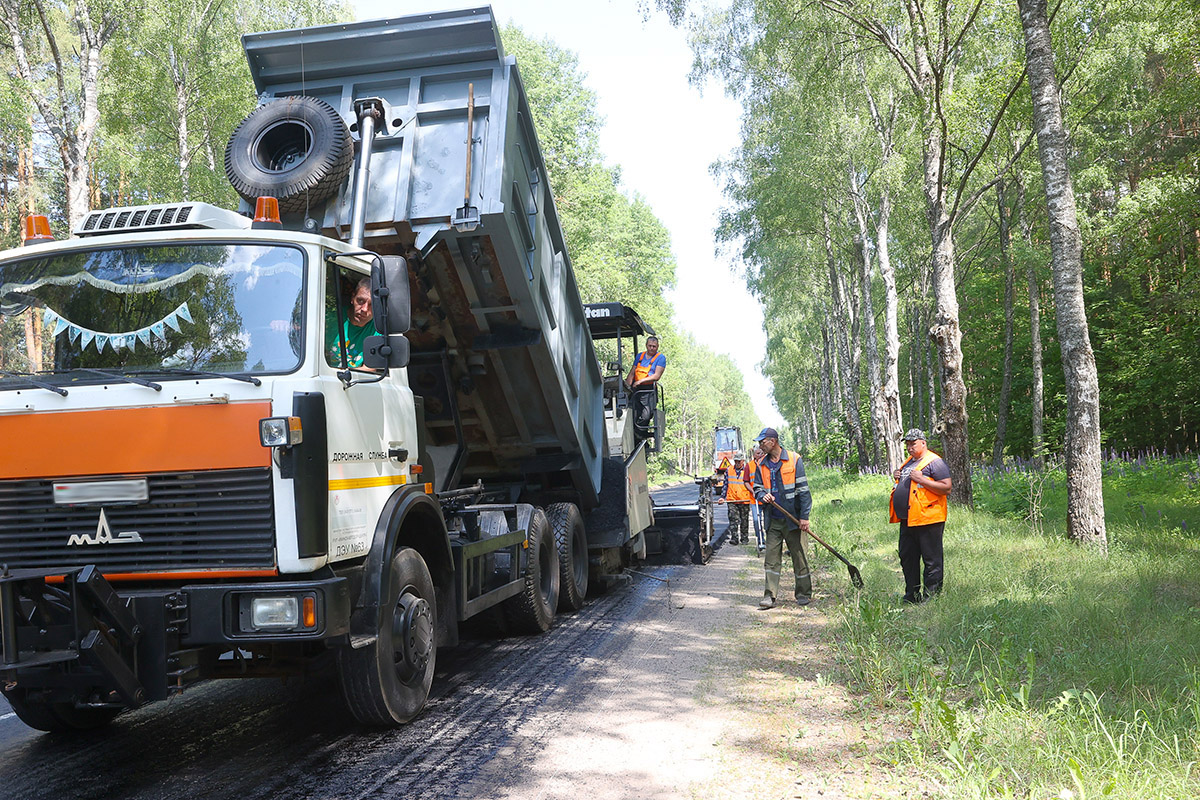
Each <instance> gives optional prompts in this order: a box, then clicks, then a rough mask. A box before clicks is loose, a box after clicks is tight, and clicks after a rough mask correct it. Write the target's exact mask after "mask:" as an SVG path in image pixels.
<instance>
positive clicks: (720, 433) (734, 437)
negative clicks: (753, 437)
mask: <svg viewBox="0 0 1200 800" xmlns="http://www.w3.org/2000/svg"><path fill="white" fill-rule="evenodd" d="M713 439H714V442H715V445H716V449H717V450H718V451H722V450H738V449H740V448H741V446H742V440H741V437H740V436H738V431H737V428H717V430H716V432H715V434H714V436H713Z"/></svg>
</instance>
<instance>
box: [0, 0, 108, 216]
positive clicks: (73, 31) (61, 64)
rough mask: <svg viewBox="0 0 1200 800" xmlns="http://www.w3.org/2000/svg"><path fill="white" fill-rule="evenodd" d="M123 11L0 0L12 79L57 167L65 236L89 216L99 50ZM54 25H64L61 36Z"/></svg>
mask: <svg viewBox="0 0 1200 800" xmlns="http://www.w3.org/2000/svg"><path fill="white" fill-rule="evenodd" d="M123 9H124V10H125V11H126V13H128V11H129V9H127V8H125V7H122V6H120V5H119V4H116V3H102V2H98V0H65V1H64V2H56V0H0V15H3V18H4V28H5V31H6V32H7V34H8V38H9V42H10V44H11V45H12V48H13V56H14V59H15V60H16V66H17V74H18V75H19V76H20V78H21V80H22V82H23V83H24V84H25V87H26V90H27V91H28V92H29V96H30V98H31V99H32V100H33V103H34V105H35V106H36V108H37V111H38V116H39V117H40V118H41V122H42V124H43V125H44V126H45V131H46V133H47V134H48V135H49V136H50V137H51V139H52V140H53V142H54V145H55V148H56V149H57V151H58V154H59V158H60V160H61V162H62V170H63V182H64V184H65V185H66V218H67V225H68V227H69V228H70V229H71V230H74V229H75V227H76V226H77V225H78V224H79V223H80V222H82V221H83V218H84V216H86V214H87V212H88V210H89V202H88V179H89V177H90V174H91V162H90V156H91V150H92V145H93V143H94V142H95V139H96V134H97V133H98V131H99V125H100V86H101V76H102V73H103V71H104V57H105V49H106V48H107V46H108V44H109V43H110V42H111V41H112V38H113V35H114V34H115V33H116V32H117V26H118V23H119V21H120V20H121V17H120V12H121V11H122V10H123ZM59 19H63V20H65V22H66V28H67V31H63V29H62V27H60V26H59V24H58V20H59ZM68 32H69V33H68Z"/></svg>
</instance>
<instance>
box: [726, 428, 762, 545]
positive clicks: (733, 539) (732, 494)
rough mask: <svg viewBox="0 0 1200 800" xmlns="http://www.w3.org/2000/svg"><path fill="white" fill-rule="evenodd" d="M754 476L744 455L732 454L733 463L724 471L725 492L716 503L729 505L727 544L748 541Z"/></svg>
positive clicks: (741, 453) (740, 453)
mask: <svg viewBox="0 0 1200 800" xmlns="http://www.w3.org/2000/svg"><path fill="white" fill-rule="evenodd" d="M753 486H754V474H753V473H752V472H751V471H750V467H749V466H747V465H746V454H745V453H743V452H742V451H741V450H739V451H737V452H736V453H734V454H733V463H732V464H730V465H729V467H728V468H727V469H726V470H725V491H724V492H723V493H722V495H721V498H720V499H719V500H718V501H717V502H718V503H728V504H729V543H730V544H745V543H746V542H749V541H750V505H751V504H752V503H753V502H754V492H753V491H752V487H753Z"/></svg>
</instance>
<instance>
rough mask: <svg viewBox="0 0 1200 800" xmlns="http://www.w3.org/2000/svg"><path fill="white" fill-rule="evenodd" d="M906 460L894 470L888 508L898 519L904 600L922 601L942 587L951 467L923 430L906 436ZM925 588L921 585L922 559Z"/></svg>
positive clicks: (894, 517) (909, 432)
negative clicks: (929, 443) (932, 446)
mask: <svg viewBox="0 0 1200 800" xmlns="http://www.w3.org/2000/svg"><path fill="white" fill-rule="evenodd" d="M904 444H905V446H906V447H907V448H908V460H907V461H905V462H904V463H903V464H901V465H900V468H899V469H897V470H895V471H894V472H893V473H892V478H893V479H894V480H895V481H896V488H894V489H893V490H892V497H891V500H890V501H889V503H888V505H889V509H888V510H889V512H890V516H891V520H892V522H899V523H900V547H899V550H900V569H901V570H902V571H903V572H904V598H903V599H904V602H906V603H920V602H922V601H924V600H927V599H928V598H929V597H931V596H932V595H935V594H937V593H938V592H940V591H941V590H942V558H943V557H942V534H943V533H944V532H945V530H946V511H947V503H946V498H947V495H949V494H950V487H951V480H950V467H949V466H948V465H947V464H946V462H945V461H943V460H942V457H941V456H939V455H938V454H937V453H935V452H933V451H932V450H930V449H929V447H928V446H927V444H926V441H925V432H924V431H922V430H921V429H920V428H912V429H911V430H909V431H908V432H907V433H905V434H904ZM922 561H924V562H925V588H924V590H922V588H921V562H922Z"/></svg>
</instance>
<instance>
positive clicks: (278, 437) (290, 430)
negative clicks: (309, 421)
mask: <svg viewBox="0 0 1200 800" xmlns="http://www.w3.org/2000/svg"><path fill="white" fill-rule="evenodd" d="M258 440H259V441H260V442H262V446H263V447H291V446H292V445H296V444H300V443H301V442H303V441H304V431H303V430H301V428H300V418H299V417H267V418H266V419H260V420H259V421H258Z"/></svg>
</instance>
